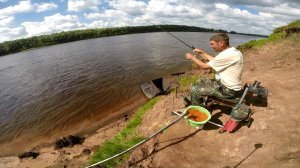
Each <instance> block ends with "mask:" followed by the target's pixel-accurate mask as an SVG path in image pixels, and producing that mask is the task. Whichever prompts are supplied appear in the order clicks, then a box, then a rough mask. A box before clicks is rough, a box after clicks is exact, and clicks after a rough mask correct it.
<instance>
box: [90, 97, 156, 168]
mask: <svg viewBox="0 0 300 168" xmlns="http://www.w3.org/2000/svg"><path fill="white" fill-rule="evenodd" d="M157 101H159V97H155V98H153V99H151V100H150V101H148V102H147V103H146V104H145V105H143V106H142V107H140V108H139V109H138V110H137V111H136V112H135V114H134V116H133V118H131V119H130V121H129V122H128V123H127V125H126V127H125V128H124V129H122V130H121V131H120V132H119V133H118V134H117V135H116V136H115V137H114V138H112V139H110V140H107V141H106V142H104V144H103V145H102V146H101V148H99V149H98V150H97V151H96V152H95V153H94V154H93V155H92V156H91V157H90V161H89V162H90V164H94V163H97V162H99V161H102V160H104V159H107V158H109V157H111V156H113V155H116V154H118V153H120V152H123V151H124V150H126V149H128V148H130V147H132V146H133V145H135V144H137V143H138V142H140V141H142V140H143V139H144V137H141V136H140V135H138V133H137V131H136V127H137V126H138V125H139V124H140V123H141V121H142V117H143V114H144V113H145V112H147V110H149V109H150V108H152V107H153V106H154V105H155V103H156V102H157ZM127 157H128V154H124V155H122V156H119V157H117V158H115V159H113V160H110V161H108V162H105V163H104V164H103V165H105V166H106V167H116V166H118V165H120V164H121V163H122V161H123V160H124V159H125V158H127Z"/></svg>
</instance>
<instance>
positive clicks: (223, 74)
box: [208, 47, 244, 91]
mask: <svg viewBox="0 0 300 168" xmlns="http://www.w3.org/2000/svg"><path fill="white" fill-rule="evenodd" d="M243 62H244V61H243V55H242V53H241V52H240V51H239V50H237V49H236V48H234V47H230V48H227V49H225V50H224V51H222V52H220V53H219V54H218V55H217V56H216V57H215V58H214V59H212V60H210V61H209V62H208V64H209V65H210V66H211V67H212V68H213V69H214V70H215V71H216V79H217V80H220V82H221V83H222V84H223V85H224V86H226V87H227V88H229V89H233V90H236V91H237V90H240V89H241V77H242V70H243Z"/></svg>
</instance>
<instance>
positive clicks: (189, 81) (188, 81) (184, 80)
mask: <svg viewBox="0 0 300 168" xmlns="http://www.w3.org/2000/svg"><path fill="white" fill-rule="evenodd" d="M199 78H200V76H199V75H188V76H183V77H181V78H180V79H179V86H180V87H179V91H180V92H186V91H188V90H190V87H191V86H192V85H194V84H195V83H196V81H197V80H198V79H199Z"/></svg>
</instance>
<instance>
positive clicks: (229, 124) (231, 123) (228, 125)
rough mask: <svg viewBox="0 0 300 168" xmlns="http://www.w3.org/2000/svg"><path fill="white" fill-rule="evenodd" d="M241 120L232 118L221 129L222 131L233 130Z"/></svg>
mask: <svg viewBox="0 0 300 168" xmlns="http://www.w3.org/2000/svg"><path fill="white" fill-rule="evenodd" d="M239 123H240V122H239V121H234V120H232V119H231V118H230V119H229V120H228V121H227V122H226V124H225V125H224V127H223V128H222V129H221V132H225V131H227V132H233V131H234V130H235V129H236V128H237V126H238V125H239Z"/></svg>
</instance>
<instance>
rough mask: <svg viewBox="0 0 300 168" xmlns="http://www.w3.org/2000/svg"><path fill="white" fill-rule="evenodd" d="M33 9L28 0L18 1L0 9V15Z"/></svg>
mask: <svg viewBox="0 0 300 168" xmlns="http://www.w3.org/2000/svg"><path fill="white" fill-rule="evenodd" d="M32 10H33V6H32V5H31V3H30V0H25V1H20V2H19V4H17V5H14V6H9V7H6V8H3V9H0V15H2V16H9V15H14V14H17V13H24V12H29V11H32Z"/></svg>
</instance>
